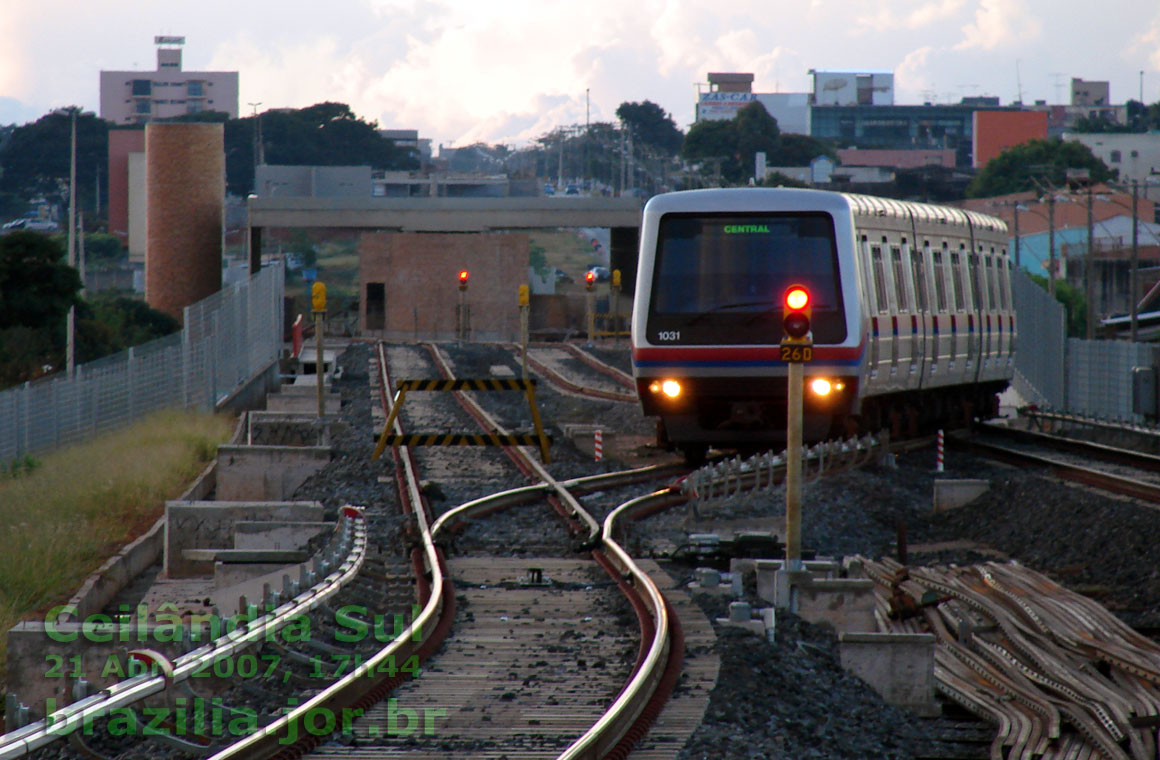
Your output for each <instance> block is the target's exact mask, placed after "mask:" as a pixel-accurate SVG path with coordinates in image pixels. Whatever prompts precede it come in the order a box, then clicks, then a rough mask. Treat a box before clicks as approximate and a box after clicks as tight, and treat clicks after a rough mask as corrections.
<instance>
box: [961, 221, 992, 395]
mask: <svg viewBox="0 0 1160 760" xmlns="http://www.w3.org/2000/svg"><path fill="white" fill-rule="evenodd" d="M959 250H960V252H961V254H960V256H959V267H960V272H959V274H960V275H961V276H962V280H963V294H964V297H965V298H964V300H965V307H966V315H967V361H966V367H965V368H966V370H967V377H968V379H970V380H978V378H979V370H980V368H981V367H982V365H983V325H982V318H983V314H984V312H985V311H986V305H985V304H984V303H983V295H984V294H983V292H982V291H981V290H980V289H979V266H980V264H979V257H978V255H977V254H976V253H975V252H974V251H972V250H971V249H970V248H968V247H967V246H966V244H965V243H960V244H959Z"/></svg>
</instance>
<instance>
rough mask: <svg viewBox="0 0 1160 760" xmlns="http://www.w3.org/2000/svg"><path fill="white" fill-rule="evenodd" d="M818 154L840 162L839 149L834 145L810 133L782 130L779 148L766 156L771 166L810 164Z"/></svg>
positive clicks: (766, 160)
mask: <svg viewBox="0 0 1160 760" xmlns="http://www.w3.org/2000/svg"><path fill="white" fill-rule="evenodd" d="M818 156H827V157H829V158H831V159H833V160H834V163H837V162H838V151H836V150H834V146H833V145H830V144H829V143H827V142H824V141H822V140H819V139H817V138H816V137H810V136H809V135H799V134H795V133H793V132H782V134H781V139H780V140H778V146H777V150H775V151H774V152H773V154H772V155H769V156H766V159H765V162H766V163H767V164H769V165H770V166H809V165H810V162H811V161H813V160H814V159H815V158H817V157H818Z"/></svg>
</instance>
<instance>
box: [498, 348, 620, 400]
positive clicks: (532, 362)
mask: <svg viewBox="0 0 1160 760" xmlns="http://www.w3.org/2000/svg"><path fill="white" fill-rule="evenodd" d="M507 348H508V349H509V350H511V351H515V352H517V353H522V350H521V349H520V347H519V346H518V345H516V344H514V343H509V344H508V345H507ZM527 358H528V366H530V367H531V368H532V369H534V370H535V371H536V372H539V373H540V374H541V375H543V376H544V377H546V378H548V380H550V381H551V382H553V383H555V384H556V385H559V386H560V387H562V388H564V389H565V390H568V391H570V392H572V393H576V394H579V395H581V396H589V397H591V398H599V399H605V400H608V401H621V402H624V403H628V404H635V403H636V402H637V397H636V394H635V393H622V392H620V391H605V390H601V389H599V388H589V387H587V386H584V385H581V384H580V383H576V382H573V381H572V380H569V379H568V378H566V377H564V376H563V375H562V374H560V373H559V372H557V371H556V370H555V369H554V368H552V367H550V366H548V365H547V364H544V363H543V362H541V361H540V360H539V359H536V358H535V357H534V356H532V352H531V350H530V349H529V350H528V357H527ZM590 366H591V365H590Z"/></svg>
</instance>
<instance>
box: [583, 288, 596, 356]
mask: <svg viewBox="0 0 1160 760" xmlns="http://www.w3.org/2000/svg"><path fill="white" fill-rule="evenodd" d="M584 287H585V288H586V289H587V290H588V292H587V293H586V294H585V297H584V305H585V310H586V311H587V312H588V313H587V316H588V347H589V348H591V347H592V346H593V345H594V342H593V341H594V340H595V336H596V273H595V272H593V271H592V270H588V274H586V275H584Z"/></svg>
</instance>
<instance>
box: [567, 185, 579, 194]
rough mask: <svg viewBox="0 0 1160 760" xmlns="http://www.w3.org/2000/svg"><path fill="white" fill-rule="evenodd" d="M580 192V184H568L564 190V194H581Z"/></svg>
mask: <svg viewBox="0 0 1160 760" xmlns="http://www.w3.org/2000/svg"><path fill="white" fill-rule="evenodd" d="M579 194H580V186H579V185H568V187H567V188H566V189H565V190H564V195H579Z"/></svg>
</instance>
